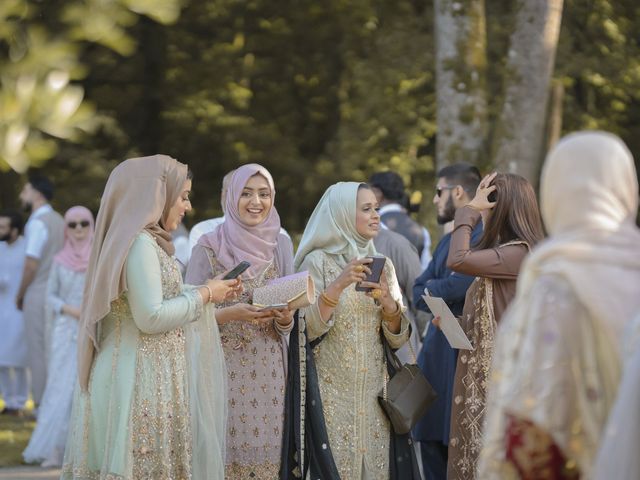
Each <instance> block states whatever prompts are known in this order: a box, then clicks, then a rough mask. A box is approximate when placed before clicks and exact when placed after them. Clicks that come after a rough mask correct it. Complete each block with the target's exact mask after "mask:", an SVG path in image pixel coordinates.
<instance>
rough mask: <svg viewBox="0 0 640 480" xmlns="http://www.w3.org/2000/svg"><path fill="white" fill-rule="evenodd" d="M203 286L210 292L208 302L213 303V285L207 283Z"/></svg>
mask: <svg viewBox="0 0 640 480" xmlns="http://www.w3.org/2000/svg"><path fill="white" fill-rule="evenodd" d="M203 287H204V288H206V289H207V292H209V300H208V301H207V303H213V292H212V291H211V287H210V286H209V285H207V284H206V283H205V284H204V285H203Z"/></svg>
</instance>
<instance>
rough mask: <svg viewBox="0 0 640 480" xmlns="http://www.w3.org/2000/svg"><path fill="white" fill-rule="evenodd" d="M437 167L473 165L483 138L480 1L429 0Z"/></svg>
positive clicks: (484, 53)
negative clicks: (433, 48)
mask: <svg viewBox="0 0 640 480" xmlns="http://www.w3.org/2000/svg"><path fill="white" fill-rule="evenodd" d="M434 10H435V34H436V42H435V46H436V98H437V116H436V118H437V124H438V139H437V142H436V145H437V153H436V161H437V165H438V168H442V167H443V166H445V165H448V164H451V163H456V162H469V163H473V164H475V163H478V161H479V160H480V158H481V157H482V154H483V152H484V148H485V140H486V135H487V130H488V129H487V90H486V69H487V32H486V15H485V2H484V0H466V1H459V0H435V1H434Z"/></svg>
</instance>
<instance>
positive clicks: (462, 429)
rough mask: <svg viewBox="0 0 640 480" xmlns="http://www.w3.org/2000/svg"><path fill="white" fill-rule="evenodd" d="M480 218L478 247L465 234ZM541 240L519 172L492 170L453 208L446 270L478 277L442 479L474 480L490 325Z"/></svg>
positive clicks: (465, 317)
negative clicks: (467, 199)
mask: <svg viewBox="0 0 640 480" xmlns="http://www.w3.org/2000/svg"><path fill="white" fill-rule="evenodd" d="M481 219H482V222H483V226H484V230H483V234H482V237H481V238H480V241H479V243H478V245H471V233H472V231H473V229H474V227H475V226H476V224H477V223H478V222H479V221H480V220H481ZM543 236H544V233H543V229H542V220H541V218H540V211H539V209H538V202H537V200H536V194H535V192H534V190H533V187H532V186H531V184H530V183H529V182H528V181H527V180H526V179H524V178H523V177H521V176H519V175H514V174H509V173H493V174H491V175H487V176H486V177H485V178H483V179H482V181H481V182H480V185H478V189H477V191H476V196H475V197H474V198H473V200H471V201H470V202H469V203H468V204H467V205H466V206H464V207H462V208H459V209H458V210H457V211H456V214H455V217H454V230H453V233H452V234H451V245H450V247H449V257H448V258H447V266H448V267H449V268H451V270H453V271H455V272H458V273H463V274H466V275H472V276H474V277H476V279H475V280H474V282H473V283H472V284H471V287H469V290H467V295H466V297H465V302H464V308H463V311H462V318H461V319H460V324H461V326H462V328H463V329H464V330H465V331H466V333H467V336H468V337H469V339H470V340H471V343H472V344H473V346H474V349H473V350H461V351H459V352H458V360H457V364H456V374H455V379H454V386H453V405H452V409H451V433H450V439H449V458H448V464H447V478H448V479H450V480H457V479H460V480H467V479H470V478H475V474H476V468H477V459H478V455H479V453H480V449H481V447H482V426H483V421H484V411H485V402H486V388H487V382H488V380H489V371H490V368H491V359H492V356H493V344H494V338H495V332H496V328H497V326H498V324H499V322H500V319H501V317H502V314H503V313H504V311H505V310H506V308H507V306H508V305H509V302H510V301H511V300H512V298H513V296H514V295H515V291H516V280H517V278H518V272H519V271H520V265H521V264H522V261H523V260H524V258H525V256H526V255H527V254H528V253H529V250H530V249H531V248H533V247H534V246H535V245H536V244H537V243H538V242H539V241H540V240H542V238H543Z"/></svg>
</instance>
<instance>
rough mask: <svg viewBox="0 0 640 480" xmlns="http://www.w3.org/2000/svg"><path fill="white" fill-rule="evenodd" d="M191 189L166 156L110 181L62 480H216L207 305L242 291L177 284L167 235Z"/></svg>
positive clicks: (81, 336) (218, 359)
mask: <svg viewBox="0 0 640 480" xmlns="http://www.w3.org/2000/svg"><path fill="white" fill-rule="evenodd" d="M190 192H191V175H190V173H189V171H188V169H187V166H186V165H184V164H182V163H179V162H177V161H176V160H174V159H173V158H171V157H168V156H166V155H154V156H151V157H142V158H134V159H129V160H126V161H125V162H123V163H121V164H120V165H118V166H117V167H116V168H115V169H114V170H113V172H111V175H110V176H109V180H108V181H107V185H106V187H105V190H104V193H103V195H102V200H101V202H100V211H99V212H98V217H97V220H96V228H95V233H94V238H93V244H92V248H91V255H90V257H89V261H88V266H87V273H86V282H85V287H84V295H83V299H84V300H83V303H82V308H81V309H80V320H79V328H78V374H79V382H80V389H76V394H75V399H74V404H73V409H72V413H71V425H70V434H69V437H68V441H67V447H66V451H65V456H64V464H63V468H62V476H61V478H62V479H63V480H72V479H77V480H80V479H89V478H95V479H119V480H133V479H141V478H154V479H168V478H206V479H215V480H221V479H222V478H223V477H224V453H225V450H224V439H225V436H224V425H225V415H226V408H225V407H226V401H225V400H226V398H225V391H224V389H220V388H219V386H220V384H223V383H224V381H225V367H224V355H223V353H222V346H221V344H220V339H219V336H218V327H217V325H216V323H215V318H214V315H213V314H214V311H213V308H212V305H211V304H212V303H214V302H220V301H223V300H224V299H225V298H228V297H229V296H233V295H235V293H236V292H237V290H236V288H237V287H239V285H238V284H237V282H235V281H232V280H231V281H230V280H226V281H223V280H219V279H216V280H207V281H205V282H202V284H200V286H199V287H197V286H191V285H183V283H182V276H181V274H180V269H179V267H178V264H177V261H176V259H175V257H174V253H175V247H174V245H173V242H172V241H171V232H172V231H174V230H175V229H176V228H178V225H179V224H180V221H181V220H182V218H183V217H184V215H185V214H186V212H188V211H189V210H191V203H190V202H189V193H190ZM55 373H56V374H62V373H63V372H55Z"/></svg>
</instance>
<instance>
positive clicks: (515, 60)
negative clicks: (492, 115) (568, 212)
mask: <svg viewBox="0 0 640 480" xmlns="http://www.w3.org/2000/svg"><path fill="white" fill-rule="evenodd" d="M562 3H563V0H519V2H518V7H517V9H516V27H515V30H514V32H513V34H512V35H511V45H510V48H509V53H508V58H507V69H506V72H505V96H504V104H503V106H502V111H501V114H500V117H499V119H498V123H497V127H496V130H495V133H494V136H493V149H492V150H493V152H495V153H494V157H493V159H494V164H495V166H496V168H497V169H498V170H501V171H505V172H511V173H517V174H519V175H522V176H523V177H525V178H527V179H528V180H529V181H531V182H532V183H533V184H534V185H535V184H537V181H538V174H539V171H540V160H541V158H542V155H543V151H544V149H545V145H544V133H545V124H546V117H547V116H546V112H547V101H548V97H549V91H550V83H551V74H552V72H553V66H554V62H555V54H556V47H557V45H558V36H559V33H560V22H561V19H562Z"/></svg>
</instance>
